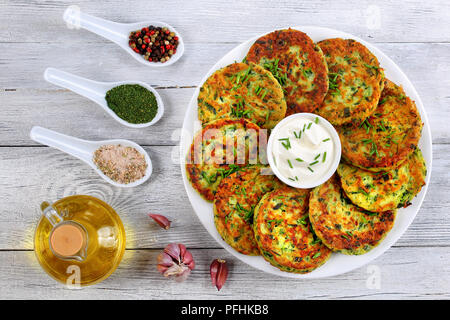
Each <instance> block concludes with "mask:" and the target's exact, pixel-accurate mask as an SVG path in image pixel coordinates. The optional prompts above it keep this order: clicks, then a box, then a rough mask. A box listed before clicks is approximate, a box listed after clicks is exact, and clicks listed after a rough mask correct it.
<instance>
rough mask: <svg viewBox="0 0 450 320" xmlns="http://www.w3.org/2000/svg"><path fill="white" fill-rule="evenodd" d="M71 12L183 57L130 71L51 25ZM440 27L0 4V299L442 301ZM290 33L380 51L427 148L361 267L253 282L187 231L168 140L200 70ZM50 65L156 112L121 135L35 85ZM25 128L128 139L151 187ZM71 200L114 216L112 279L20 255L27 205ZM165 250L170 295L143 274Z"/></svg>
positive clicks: (212, 5) (286, 13)
mask: <svg viewBox="0 0 450 320" xmlns="http://www.w3.org/2000/svg"><path fill="white" fill-rule="evenodd" d="M73 4H76V5H78V6H79V7H80V8H81V9H82V10H83V11H84V12H86V13H89V14H93V15H98V16H100V17H103V18H106V19H111V20H115V21H118V22H134V21H141V20H146V19H147V18H152V19H155V20H161V21H166V22H168V23H169V24H171V25H173V26H174V27H175V28H177V30H178V31H179V32H180V33H182V34H183V36H184V39H185V44H186V52H185V55H184V56H183V58H182V59H181V60H180V61H178V62H177V63H176V64H175V65H173V66H171V67H167V68H163V69H159V70H156V69H150V68H146V67H143V66H142V65H141V64H139V63H138V62H136V61H135V60H133V59H131V57H130V56H129V55H128V54H127V53H125V52H124V51H122V50H121V49H119V48H118V47H117V46H116V45H114V44H113V43H110V42H107V41H106V40H104V39H102V38H100V37H98V36H96V35H94V34H92V33H89V32H88V31H84V30H70V29H68V28H67V27H66V25H65V23H64V22H63V20H62V14H63V12H64V10H65V8H66V7H67V6H68V5H73ZM378 18H379V19H378ZM449 21H450V7H449V3H448V1H447V0H434V1H423V0H411V1H389V0H384V1H361V0H339V1H336V0H335V1H325V0H323V1H314V2H313V1H298V0H290V1H270V0H267V1H263V0H251V1H241V0H227V1H210V0H201V1H197V0H194V1H184V0H161V1H143V0H133V1H119V0H109V1H90V0H79V1H77V2H71V1H33V2H29V1H19V0H16V1H13V0H0V108H1V111H0V196H1V206H0V298H8V299H23V298H36V299H49V298H54V299H63V298H64V299H65V298H73V299H91V298H99V299H112V298H120V299H122V298H125V299H128V298H130V299H144V298H145V299H163V298H164V299H181V298H200V299H211V298H218V299H231V298H235V299H258V298H268V299H294V298H297V299H300V298H325V299H334V298H345V299H359V298H369V299H381V298H384V299H394V298H400V299H402V298H425V299H448V298H450V197H449V194H450V185H449V178H450V163H449V157H450V130H449V126H450V23H449ZM295 25H317V26H324V27H331V28H335V29H339V30H342V31H345V32H349V33H352V34H354V35H356V36H359V37H361V38H363V39H365V40H367V41H370V42H372V43H374V44H375V45H376V46H378V47H379V48H380V49H381V50H383V51H384V52H385V53H386V54H387V55H388V56H390V57H391V58H392V59H393V60H394V61H395V62H396V63H397V64H398V65H399V66H400V67H401V68H402V69H403V70H404V71H405V73H406V74H407V75H408V77H409V78H410V79H411V81H412V82H413V84H414V85H415V87H416V89H417V91H418V92H419V94H420V96H421V97H422V100H423V102H424V105H425V107H426V110H427V113H428V117H429V120H430V123H431V129H432V135H433V144H434V145H433V157H434V159H433V164H434V165H433V173H432V178H431V185H430V186H429V189H428V194H427V196H426V199H425V201H424V203H423V206H422V208H421V210H420V212H419V214H418V215H417V218H416V219H415V221H414V223H413V224H412V225H411V226H410V228H409V229H408V231H407V232H406V233H405V234H404V235H403V237H402V238H401V239H400V240H399V241H398V242H397V243H396V244H395V246H394V247H392V248H391V249H390V250H388V251H387V252H386V253H385V254H383V255H382V256H381V257H379V258H378V259H376V260H375V261H373V263H372V264H371V266H372V267H367V266H366V267H363V268H360V269H358V270H356V271H353V272H350V273H347V274H344V275H341V276H336V277H333V278H328V279H323V280H315V281H311V280H308V281H306V280H304V281H293V280H291V279H286V278H279V277H275V276H271V275H268V274H264V273H262V272H260V271H258V270H255V269H253V268H251V267H249V266H247V265H245V264H243V263H241V262H240V261H238V260H236V259H234V258H232V257H231V256H230V255H229V254H227V253H226V251H225V250H223V249H222V248H220V247H219V245H218V244H217V243H216V242H215V241H214V240H213V239H212V238H211V237H210V236H209V234H208V233H207V232H206V230H205V229H204V228H203V227H202V225H200V223H199V220H198V219H197V217H196V216H195V214H194V212H193V210H192V208H191V205H190V203H189V201H188V199H187V196H186V193H185V190H184V187H183V183H182V179H181V172H180V168H179V165H178V164H176V163H172V162H171V161H169V159H170V158H171V154H172V153H173V152H178V147H177V144H178V141H177V138H176V137H177V134H176V132H177V131H176V130H177V129H179V128H181V125H182V120H183V117H184V113H185V110H186V107H187V105H188V102H189V100H190V98H191V96H192V94H193V92H194V88H195V87H196V86H197V85H199V82H200V80H201V78H202V77H203V75H204V74H205V73H206V72H207V71H208V70H209V68H210V67H211V66H212V65H213V64H214V63H215V62H216V61H217V60H218V59H219V58H221V57H222V56H223V55H224V54H225V53H226V52H228V51H229V50H230V49H231V48H233V47H235V46H236V45H237V44H239V43H240V42H242V41H244V40H246V39H248V38H250V37H253V36H255V35H258V34H261V33H263V32H267V31H270V30H272V29H274V28H281V27H287V26H295ZM50 66H52V67H56V68H61V69H63V70H66V71H69V72H74V73H76V74H79V75H81V76H85V77H90V78H94V79H97V80H100V81H119V80H125V79H129V80H132V79H137V80H142V81H146V82H148V83H149V84H151V85H152V86H154V87H155V88H157V90H158V91H159V93H160V94H161V96H162V98H163V99H164V101H165V104H166V113H165V115H164V118H163V119H162V120H161V121H160V122H159V123H158V124H157V125H155V126H152V127H150V128H146V129H143V130H133V129H128V128H126V127H124V126H120V125H118V124H117V123H116V122H115V121H114V120H113V119H112V118H110V117H109V116H108V115H107V114H106V113H105V112H104V111H102V110H101V109H100V108H99V107H98V106H97V105H95V104H93V103H91V102H90V101H88V100H86V99H84V98H82V97H80V96H78V95H76V94H74V93H71V92H69V91H67V90H62V89H60V88H58V87H56V86H53V85H50V84H49V83H46V82H45V81H44V80H43V77H42V74H43V71H44V70H45V68H46V67H50ZM33 125H40V126H43V127H47V128H49V129H53V130H56V131H59V132H62V133H66V134H70V135H74V136H78V137H81V138H85V139H94V140H101V139H107V138H127V139H132V140H135V141H136V142H138V143H140V144H141V145H143V146H144V148H145V149H146V150H147V151H148V152H149V153H150V155H151V157H152V158H153V164H154V173H153V177H152V178H151V181H150V182H148V183H146V184H144V185H142V186H139V187H136V188H133V189H119V188H114V187H112V186H110V185H108V184H106V183H105V182H104V181H103V180H101V178H99V177H98V176H97V175H96V174H95V173H94V171H93V170H91V169H90V168H89V167H87V166H86V165H84V164H83V163H81V162H80V161H78V160H76V159H74V158H71V157H69V156H67V155H65V154H63V153H61V152H59V151H57V150H54V149H50V148H48V147H44V146H41V145H37V144H36V143H34V142H33V141H31V140H30V138H29V130H30V129H31V127H32V126H33ZM71 194H90V195H93V196H97V197H99V198H102V199H104V200H105V201H107V202H109V203H110V204H111V205H112V206H113V207H114V208H115V209H116V210H117V211H118V212H119V213H120V215H121V217H122V219H123V221H124V223H125V224H126V228H127V236H128V239H127V240H128V241H127V251H126V254H125V256H124V260H123V261H122V264H121V265H120V267H119V268H118V270H117V271H116V272H115V273H114V274H113V275H112V276H111V277H110V278H109V279H107V280H105V281H104V282H102V283H100V284H98V285H95V286H92V287H89V288H85V289H82V290H69V289H65V288H64V287H63V286H62V285H60V284H59V283H57V282H55V281H54V280H52V279H50V278H49V277H48V276H47V275H46V274H45V273H44V272H43V271H42V270H41V268H40V267H39V265H38V263H37V261H36V259H35V257H34V253H33V242H32V240H33V232H34V228H35V226H36V223H37V221H38V219H39V216H40V212H39V204H40V203H41V201H43V200H50V201H54V200H56V199H59V198H61V197H64V196H67V195H71ZM148 212H153V213H160V214H164V215H167V216H169V217H171V218H172V220H173V221H174V223H173V228H172V229H170V230H169V231H163V230H161V229H159V228H158V227H156V226H155V224H153V223H151V222H150V220H149V218H148V217H147V215H146V214H147V213H148ZM169 242H180V243H184V244H186V245H187V246H188V247H189V248H190V249H191V250H192V253H193V255H194V257H195V260H196V262H197V267H196V269H195V271H194V272H193V274H192V275H191V276H190V278H189V279H188V280H187V281H186V282H184V283H183V284H177V283H175V282H171V281H167V280H165V279H164V278H163V277H162V276H161V275H160V274H159V273H158V272H157V271H156V265H155V262H156V256H157V254H158V253H159V252H160V251H161V249H162V248H163V247H164V246H165V245H166V244H167V243H169ZM217 257H222V258H225V259H228V261H229V262H230V264H231V274H230V277H229V279H228V282H227V283H226V285H225V286H224V288H223V289H222V291H220V293H218V292H217V290H216V289H215V288H213V287H212V286H211V283H210V279H209V263H210V261H211V260H212V259H213V258H217ZM374 265H375V266H376V267H373V266H374ZM374 268H375V269H377V268H379V270H380V272H381V283H380V287H379V288H373V287H371V286H370V285H369V286H368V285H367V279H368V277H369V275H370V273H371V272H372V270H374Z"/></svg>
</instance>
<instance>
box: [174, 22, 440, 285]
mask: <svg viewBox="0 0 450 320" xmlns="http://www.w3.org/2000/svg"><path fill="white" fill-rule="evenodd" d="M292 29H297V30H300V31H303V32H305V33H306V34H307V35H308V36H309V37H310V38H311V39H312V40H313V41H315V42H317V41H320V40H324V39H328V38H344V39H355V40H356V41H359V42H361V43H362V44H364V45H365V46H366V47H367V48H369V50H370V51H372V53H373V54H375V56H377V58H378V60H379V62H380V65H381V67H382V68H384V71H385V75H386V77H387V78H388V79H390V80H392V81H393V82H395V83H397V84H400V85H402V86H403V89H404V90H405V92H406V95H408V96H409V97H410V98H411V99H412V100H414V101H415V102H416V105H417V108H418V109H419V112H420V115H421V117H422V121H423V122H424V126H423V130H422V138H421V139H420V142H419V147H420V148H421V150H422V153H423V156H424V158H425V162H426V165H427V169H428V173H427V177H426V185H425V186H424V187H423V188H422V190H421V192H420V193H419V194H418V195H417V197H416V198H414V199H413V201H412V205H410V206H409V207H407V208H402V209H399V210H398V214H397V218H396V221H395V225H394V227H393V228H392V230H391V231H390V232H389V234H388V235H387V236H386V238H385V239H384V240H383V241H382V242H381V243H380V244H379V245H378V246H377V247H376V248H374V249H373V250H371V251H370V252H368V253H366V254H364V255H360V256H348V255H344V254H338V253H333V254H332V256H331V258H330V259H329V260H328V261H327V262H326V263H325V264H324V265H322V266H321V267H319V268H317V269H316V270H314V271H313V272H311V273H307V274H295V273H288V272H284V271H281V270H279V269H277V268H275V267H273V266H272V265H270V264H269V263H268V262H267V261H265V260H264V259H263V258H262V257H260V256H258V257H255V256H246V255H243V254H240V253H238V252H237V251H235V250H234V249H233V248H231V247H230V246H229V245H228V244H226V243H225V241H223V240H222V238H221V237H220V235H219V233H218V232H217V230H216V227H215V225H214V218H213V206H212V204H211V203H209V202H207V201H205V200H203V199H202V198H201V197H200V195H199V194H197V192H196V191H195V190H194V189H193V188H192V186H191V185H190V183H189V181H188V180H187V177H186V170H185V164H184V163H183V162H184V161H181V172H182V174H183V181H184V186H185V188H186V192H187V194H188V196H189V200H190V201H191V204H192V207H193V208H194V211H195V213H196V214H197V216H198V218H199V219H200V221H201V222H202V223H203V225H204V226H205V228H206V230H208V232H209V233H210V234H211V236H212V237H213V238H214V239H216V240H217V242H219V243H220V244H221V245H222V246H223V247H224V248H225V249H226V250H228V251H229V252H230V253H231V254H232V255H234V256H235V257H237V258H238V259H240V260H242V261H243V262H245V263H247V264H249V265H250V266H252V267H255V268H257V269H260V270H262V271H265V272H268V273H271V274H275V275H279V276H282V277H290V278H298V279H306V278H308V279H314V278H324V277H330V276H335V275H339V274H343V273H345V272H348V271H351V270H354V269H356V268H359V267H361V266H363V265H365V264H367V263H369V262H370V261H372V260H374V259H375V258H377V257H378V256H380V255H381V254H382V253H383V252H385V251H386V250H388V249H389V248H390V247H391V246H392V245H393V244H394V243H395V242H396V241H397V240H398V239H399V238H400V237H401V236H402V234H403V233H404V232H405V231H406V229H407V228H408V226H409V225H410V224H411V222H412V221H413V220H414V217H415V216H416V214H417V212H418V211H419V209H420V206H421V205H422V202H423V199H424V197H425V194H426V192H427V188H428V184H429V182H430V174H431V161H432V151H431V133H430V126H429V123H428V119H427V115H426V113H425V109H424V107H423V104H422V101H421V100H420V97H419V95H418V94H417V92H416V89H414V86H413V85H412V83H411V81H409V79H408V77H407V76H406V75H405V74H404V73H403V72H402V71H401V70H400V68H399V67H398V66H397V65H396V64H395V63H394V62H393V61H392V60H391V59H390V58H389V57H387V56H386V55H385V54H384V53H383V52H381V51H380V50H379V49H377V48H376V47H375V46H373V45H371V44H370V43H367V42H366V41H364V40H362V39H360V38H358V37H355V36H353V35H351V34H348V33H344V32H341V31H337V30H333V29H328V28H320V27H311V26H304V27H292ZM261 36H262V35H260V36H257V37H254V38H253V39H250V40H248V41H246V42H244V43H242V44H240V45H238V46H237V47H236V48H234V49H233V50H231V51H230V52H228V53H227V54H226V55H225V56H224V57H223V58H222V59H220V60H219V62H217V63H216V64H215V65H214V66H213V67H212V68H211V70H209V72H208V73H207V74H206V75H205V77H204V78H203V79H202V81H201V83H200V85H201V84H203V83H204V82H205V81H206V79H207V78H208V77H209V76H210V75H211V74H212V73H213V72H214V71H216V70H217V69H220V68H222V67H225V66H226V65H229V64H231V63H233V62H235V61H242V59H244V57H245V56H246V54H247V52H248V50H249V49H250V47H251V45H252V44H253V43H254V42H255V40H256V39H258V38H259V37H261ZM198 93H199V88H197V89H196V91H195V93H194V96H193V97H192V99H191V102H190V104H189V107H188V109H187V112H186V116H185V118H184V123H183V131H182V136H181V142H180V147H181V156H182V159H183V160H184V159H185V158H186V154H187V151H188V150H189V147H190V145H191V143H192V139H193V136H194V133H195V132H196V131H197V130H199V129H200V125H199V121H198V118H197V97H198Z"/></svg>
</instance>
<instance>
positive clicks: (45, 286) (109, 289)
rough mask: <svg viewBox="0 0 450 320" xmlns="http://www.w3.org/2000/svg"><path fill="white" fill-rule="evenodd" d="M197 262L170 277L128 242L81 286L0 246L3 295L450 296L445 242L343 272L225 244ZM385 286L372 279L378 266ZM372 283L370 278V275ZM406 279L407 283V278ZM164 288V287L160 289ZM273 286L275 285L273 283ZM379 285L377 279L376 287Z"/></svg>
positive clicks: (199, 254)
mask: <svg viewBox="0 0 450 320" xmlns="http://www.w3.org/2000/svg"><path fill="white" fill-rule="evenodd" d="M191 251H192V254H193V256H194V259H195V261H196V268H195V269H194V271H193V272H192V274H191V275H190V277H189V278H188V279H187V280H186V281H185V282H184V283H181V284H180V283H176V282H174V281H169V280H167V279H164V278H163V277H162V276H161V275H160V274H159V273H158V272H157V271H156V266H155V264H156V257H157V255H158V253H159V252H160V250H136V251H130V250H127V252H126V253H125V256H124V260H123V261H122V263H121V265H120V266H119V268H118V269H117V271H116V272H115V273H114V274H113V275H112V276H111V277H110V278H108V279H106V280H105V281H103V282H102V283H100V284H97V285H94V286H92V287H87V288H83V289H81V290H67V289H66V290H64V289H63V288H64V287H63V285H61V284H59V283H57V282H56V281H54V280H53V279H51V278H50V277H48V276H47V275H46V274H45V273H44V271H42V270H41V269H40V267H39V265H38V263H37V261H36V259H35V257H34V253H33V252H32V251H25V252H24V251H22V252H0V261H2V263H1V264H0V297H2V298H3V299H10V298H20V299H183V298H186V297H189V299H213V298H214V299H277V298H278V299H279V298H282V297H283V298H289V299H402V298H403V299H406V298H409V299H449V298H450V294H449V287H450V282H449V279H450V251H449V250H448V247H447V248H439V247H431V248H391V249H390V250H389V251H387V252H386V253H385V254H384V255H383V256H381V257H380V258H378V259H376V260H375V261H373V263H371V264H370V266H371V267H370V268H369V269H368V267H362V268H360V269H358V270H355V271H352V272H349V273H347V274H344V275H340V276H336V277H331V278H327V279H323V280H304V281H302V280H293V279H285V278H280V277H276V276H273V275H269V274H266V273H263V272H261V271H258V270H256V269H253V268H252V267H249V266H248V265H246V264H244V263H242V262H240V261H238V260H236V259H235V258H233V257H231V256H230V255H229V254H228V253H226V252H225V250H223V249H210V250H198V249H194V250H191ZM218 257H221V258H225V259H226V260H227V261H228V262H229V264H230V267H231V270H230V275H229V278H228V280H227V282H226V284H225V286H224V287H223V288H222V290H221V291H220V292H217V290H216V289H215V288H214V287H212V285H211V283H210V281H211V280H210V276H209V264H210V263H211V261H212V259H214V258H218ZM374 269H376V270H379V272H380V276H381V277H380V287H379V289H376V288H374V289H370V288H371V287H368V286H367V282H368V278H369V276H370V275H372V274H373V270H374ZM369 283H371V282H370V281H369ZM406 284H407V285H406ZM161 288H164V289H163V290H161ZM268 288H270V290H267V289H268ZM372 288H373V287H372Z"/></svg>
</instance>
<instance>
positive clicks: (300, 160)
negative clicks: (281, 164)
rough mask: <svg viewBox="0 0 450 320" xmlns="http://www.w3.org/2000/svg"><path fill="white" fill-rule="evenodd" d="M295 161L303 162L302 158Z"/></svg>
mask: <svg viewBox="0 0 450 320" xmlns="http://www.w3.org/2000/svg"><path fill="white" fill-rule="evenodd" d="M295 160H297V161H298V162H303V160H302V159H300V158H295Z"/></svg>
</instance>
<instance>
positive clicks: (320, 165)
mask: <svg viewBox="0 0 450 320" xmlns="http://www.w3.org/2000/svg"><path fill="white" fill-rule="evenodd" d="M270 139H271V141H270V143H269V147H270V149H271V150H268V151H269V157H272V161H269V162H270V164H271V166H272V167H273V166H275V168H276V169H275V170H273V171H274V172H275V174H277V175H281V176H282V177H280V176H279V178H280V179H281V180H282V181H284V182H285V183H287V184H289V185H291V186H294V187H298V188H302V187H303V188H311V187H314V186H316V185H319V184H321V183H323V182H325V181H326V180H327V179H328V178H330V176H331V175H332V174H333V173H334V171H335V170H336V167H337V164H338V163H339V159H340V153H341V150H340V149H341V148H340V141H339V137H338V135H337V133H336V131H335V130H334V128H333V126H332V125H331V124H330V123H329V122H328V121H326V120H325V119H323V118H321V117H319V116H316V115H313V114H306V113H305V114H301V113H300V114H295V115H292V116H290V117H288V118H285V119H284V120H283V121H281V122H280V123H279V124H278V125H277V126H276V127H275V128H274V130H273V131H272V134H271V136H270ZM336 140H337V141H336ZM336 158H339V159H337V160H336ZM272 169H273V168H272ZM282 178H284V179H282Z"/></svg>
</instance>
